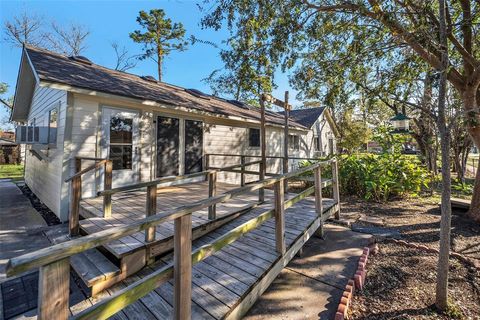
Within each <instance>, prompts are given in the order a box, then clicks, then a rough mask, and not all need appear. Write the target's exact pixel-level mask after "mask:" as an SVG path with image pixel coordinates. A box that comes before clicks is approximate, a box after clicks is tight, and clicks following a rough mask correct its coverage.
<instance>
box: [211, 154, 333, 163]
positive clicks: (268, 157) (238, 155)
mask: <svg viewBox="0 0 480 320" xmlns="http://www.w3.org/2000/svg"><path fill="white" fill-rule="evenodd" d="M206 156H214V157H220V156H225V157H242V156H244V157H246V158H261V157H262V156H257V155H246V154H244V155H241V154H229V153H207V154H206ZM266 158H267V159H283V158H284V157H282V156H266ZM288 159H291V160H308V161H318V160H319V159H318V158H304V157H288ZM322 161H326V160H322Z"/></svg>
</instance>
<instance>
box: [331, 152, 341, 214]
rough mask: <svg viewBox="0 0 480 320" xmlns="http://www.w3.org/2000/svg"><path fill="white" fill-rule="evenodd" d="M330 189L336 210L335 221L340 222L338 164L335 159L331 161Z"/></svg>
mask: <svg viewBox="0 0 480 320" xmlns="http://www.w3.org/2000/svg"><path fill="white" fill-rule="evenodd" d="M332 188H333V200H334V201H335V203H336V205H337V208H338V210H337V211H336V212H335V219H337V220H340V191H339V188H338V162H337V159H333V160H332Z"/></svg>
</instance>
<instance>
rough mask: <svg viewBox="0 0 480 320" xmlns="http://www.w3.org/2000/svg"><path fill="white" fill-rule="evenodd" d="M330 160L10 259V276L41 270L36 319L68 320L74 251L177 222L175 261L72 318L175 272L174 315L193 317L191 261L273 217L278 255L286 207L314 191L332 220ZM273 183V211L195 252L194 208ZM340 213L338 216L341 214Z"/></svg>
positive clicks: (95, 314)
mask: <svg viewBox="0 0 480 320" xmlns="http://www.w3.org/2000/svg"><path fill="white" fill-rule="evenodd" d="M328 164H332V170H333V172H334V173H336V172H337V164H336V160H335V159H331V160H328V161H322V162H318V163H315V164H312V165H310V166H308V167H304V168H301V169H298V170H296V171H294V172H290V173H287V174H283V175H280V176H278V177H274V178H268V179H264V180H262V181H258V182H255V183H252V184H250V185H246V186H243V187H239V188H237V189H234V190H230V191H228V192H225V193H223V194H219V195H215V196H212V197H209V198H207V199H204V200H201V201H196V202H193V203H190V204H188V205H184V206H181V207H178V208H175V209H172V210H166V211H163V212H158V213H156V214H154V215H151V216H148V217H146V218H145V219H142V220H139V221H136V222H133V223H131V224H129V225H124V226H120V227H114V228H111V229H107V230H103V231H100V232H97V233H93V234H89V235H87V236H84V237H80V238H76V239H73V240H70V241H67V242H64V243H60V244H56V245H53V246H50V247H48V248H44V249H41V250H38V251H36V252H31V253H28V254H25V255H22V256H19V257H15V258H12V259H10V260H9V261H8V262H7V265H6V274H7V276H9V277H10V276H15V275H18V274H20V273H22V272H25V271H28V270H31V269H35V268H40V276H39V296H38V318H39V319H59V320H63V319H67V318H68V316H69V294H70V292H69V281H70V277H69V272H70V257H71V256H72V255H75V254H78V253H81V252H84V251H86V250H88V249H91V248H95V247H98V246H102V245H105V244H107V243H109V242H111V241H114V240H117V239H120V238H123V237H126V236H129V235H132V234H134V233H136V232H140V231H145V230H149V229H150V228H152V227H155V226H157V225H159V224H161V223H164V222H167V221H170V220H174V251H173V255H174V262H173V263H172V264H169V265H167V266H165V267H163V268H161V269H159V270H156V271H154V272H153V273H152V274H150V275H149V276H147V277H144V278H142V279H140V280H138V281H136V282H134V283H133V284H131V285H129V286H127V287H126V288H124V289H122V290H120V291H118V292H116V293H115V294H113V295H112V296H110V297H108V298H107V299H105V300H103V301H101V302H99V303H97V304H95V305H93V306H91V307H89V308H88V309H85V310H83V311H82V312H80V313H79V314H77V315H75V316H73V319H106V318H108V317H110V316H112V315H113V314H115V313H117V312H118V311H120V310H121V309H123V308H125V307H126V306H128V305H130V304H131V303H133V302H135V301H137V300H138V299H140V298H142V297H143V296H145V295H146V294H148V293H149V292H151V291H152V290H154V289H155V288H157V287H158V286H160V285H161V284H162V283H164V282H166V281H167V280H168V279H170V278H171V277H172V276H173V277H174V306H173V307H174V318H175V319H190V312H191V279H192V265H193V264H195V263H198V262H200V261H202V260H203V259H205V258H206V257H208V256H210V255H212V254H213V253H215V252H216V251H218V250H220V249H221V248H223V247H224V246H226V245H228V244H230V243H232V242H233V241H235V240H236V239H238V238H239V237H241V236H242V235H243V234H245V233H247V232H249V231H251V230H253V229H254V228H256V227H257V226H259V225H260V224H261V223H262V222H264V221H265V220H267V219H269V218H271V217H274V218H275V228H276V231H275V235H276V237H275V243H276V249H277V251H278V253H279V254H280V255H283V254H285V250H286V244H285V217H284V212H285V209H287V208H289V207H291V206H293V205H294V204H295V203H297V202H298V201H300V200H302V199H304V198H305V197H307V196H309V195H311V194H312V193H315V208H316V212H317V214H318V218H317V219H318V220H319V221H320V229H321V228H322V225H323V222H324V221H325V220H326V219H327V218H328V216H324V215H323V209H322V188H324V187H326V186H328V185H330V184H332V185H333V189H334V192H333V194H334V197H335V199H334V200H335V202H336V204H337V206H338V202H339V198H338V177H337V176H336V175H334V176H333V177H332V179H331V180H322V179H321V167H322V166H325V165H328ZM309 171H313V172H314V175H315V185H314V186H312V187H310V188H308V189H306V190H304V191H302V192H301V193H299V194H297V195H295V196H294V197H293V198H291V199H289V200H287V201H285V199H284V190H283V181H284V180H285V179H290V178H293V177H296V176H299V175H301V174H304V173H307V172H309ZM272 185H273V186H274V194H275V202H274V203H275V205H274V209H270V210H267V211H265V212H263V213H261V214H259V215H258V216H257V217H255V218H253V219H251V220H249V221H247V222H245V223H243V224H242V225H240V226H238V227H236V228H235V229H233V230H231V231H230V232H228V233H226V234H224V235H222V236H220V237H219V238H217V239H216V240H215V241H213V242H212V243H209V244H207V245H204V246H202V247H200V248H198V249H196V250H195V251H193V252H192V218H191V214H192V213H193V212H195V211H198V210H201V209H204V208H207V207H209V206H211V205H215V204H218V203H221V202H225V201H228V200H230V199H232V198H236V197H238V196H241V195H244V194H247V193H249V192H252V191H255V190H259V189H261V188H264V187H267V186H272ZM335 190H337V191H335ZM337 209H338V207H337ZM152 210H153V209H152ZM154 212H155V211H154ZM336 217H337V218H338V217H339V216H338V214H337V216H336ZM174 271H175V272H174Z"/></svg>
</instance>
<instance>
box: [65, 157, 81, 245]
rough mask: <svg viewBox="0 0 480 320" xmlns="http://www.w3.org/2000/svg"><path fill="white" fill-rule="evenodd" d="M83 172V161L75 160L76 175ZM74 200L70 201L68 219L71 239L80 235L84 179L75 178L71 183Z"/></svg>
mask: <svg viewBox="0 0 480 320" xmlns="http://www.w3.org/2000/svg"><path fill="white" fill-rule="evenodd" d="M81 170H82V159H80V158H75V173H77V172H80V171H81ZM70 186H71V191H72V194H71V196H72V199H71V200H70V215H69V217H68V230H69V234H70V236H71V237H73V236H77V235H78V233H79V229H80V228H79V214H80V199H81V197H82V177H81V176H78V177H75V178H73V180H72V181H71V182H70Z"/></svg>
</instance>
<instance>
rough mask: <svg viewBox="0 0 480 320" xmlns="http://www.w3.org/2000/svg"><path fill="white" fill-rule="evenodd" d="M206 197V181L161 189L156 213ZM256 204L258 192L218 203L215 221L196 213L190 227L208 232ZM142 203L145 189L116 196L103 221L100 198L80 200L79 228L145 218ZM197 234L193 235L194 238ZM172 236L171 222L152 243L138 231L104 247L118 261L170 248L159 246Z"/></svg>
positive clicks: (221, 189)
mask: <svg viewBox="0 0 480 320" xmlns="http://www.w3.org/2000/svg"><path fill="white" fill-rule="evenodd" d="M237 187H238V186H236V185H230V184H226V183H220V182H219V183H217V193H223V192H225V191H228V190H232V189H235V188H237ZM207 197H208V183H207V182H198V183H190V184H183V185H179V186H172V187H166V188H160V189H158V190H157V211H158V212H161V211H164V210H168V209H172V208H177V207H179V206H182V205H185V204H188V203H191V202H194V201H198V200H202V199H205V198H207ZM267 198H268V200H270V198H273V193H272V192H269V191H267ZM257 201H258V192H252V193H250V194H248V195H242V196H239V197H238V198H234V199H231V200H230V201H228V202H227V203H222V204H218V205H217V209H216V212H217V221H216V222H212V221H211V220H208V210H207V209H204V210H200V211H197V212H195V213H193V214H192V227H193V228H194V229H197V230H198V229H202V227H203V228H204V231H205V232H208V229H209V226H211V228H212V229H213V228H216V227H217V226H218V225H221V224H224V223H225V222H228V221H229V219H233V218H235V217H236V216H237V215H235V214H236V213H238V212H241V211H243V210H245V209H248V208H251V207H252V206H254V205H255V204H256V203H257ZM145 203H146V192H145V191H144V190H142V191H132V192H124V193H117V194H115V195H113V197H112V216H111V217H109V218H103V212H102V206H103V198H102V197H97V198H90V199H85V200H82V201H81V203H80V214H81V215H82V216H83V217H84V218H86V219H84V220H81V221H80V228H81V229H82V230H83V231H84V232H85V233H87V234H90V233H95V232H98V231H101V230H104V229H108V228H112V227H116V226H122V225H125V224H129V223H131V222H133V221H138V220H141V219H144V218H145V215H146V206H145ZM199 231H200V230H199ZM199 231H197V232H196V234H197V236H198V233H199ZM205 232H201V233H205ZM194 236H195V232H194ZM172 237H173V221H169V222H167V223H164V224H162V225H160V226H158V227H157V228H156V233H155V241H153V242H150V243H147V242H146V241H145V234H144V233H142V232H138V233H135V234H133V235H131V236H128V237H124V238H122V239H120V240H117V241H113V242H112V243H109V244H108V245H106V248H107V249H108V250H109V251H110V252H111V253H112V254H114V255H115V256H116V257H117V258H121V257H123V256H124V255H126V254H129V253H131V252H134V251H136V250H139V249H142V248H144V247H150V248H151V249H150V251H151V255H152V256H156V255H158V254H161V253H163V252H164V251H166V250H169V249H171V246H161V245H160V243H162V242H166V240H168V239H171V238H172Z"/></svg>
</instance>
